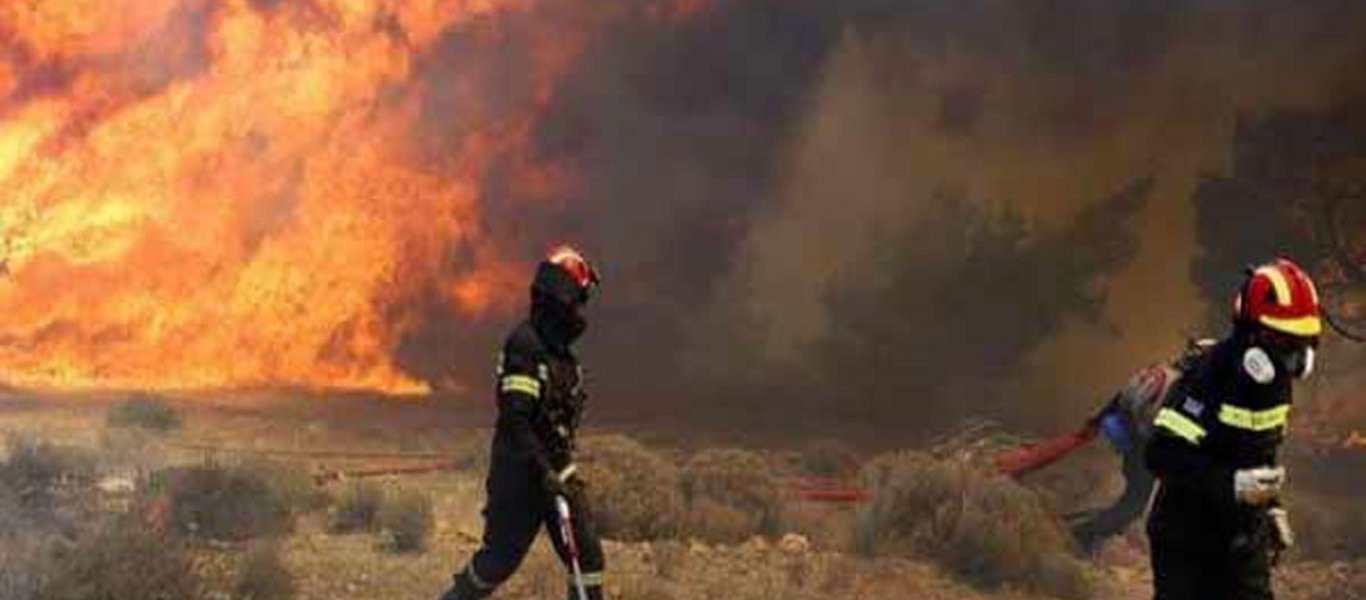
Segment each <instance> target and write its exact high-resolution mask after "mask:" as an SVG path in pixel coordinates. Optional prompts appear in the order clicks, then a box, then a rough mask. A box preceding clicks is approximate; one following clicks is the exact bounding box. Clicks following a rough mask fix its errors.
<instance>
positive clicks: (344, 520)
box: [327, 481, 384, 533]
mask: <svg viewBox="0 0 1366 600" xmlns="http://www.w3.org/2000/svg"><path fill="white" fill-rule="evenodd" d="M383 504H384V490H382V489H380V487H379V486H378V485H376V484H374V483H372V482H369V481H351V482H347V483H346V487H344V488H342V491H341V493H340V494H338V495H337V498H336V500H335V501H334V502H333V503H332V506H331V507H329V508H328V510H327V530H328V531H329V532H331V533H352V532H356V531H369V530H370V529H372V528H373V527H374V525H375V517H376V516H377V515H379V510H380V507H381V506H382V505H383Z"/></svg>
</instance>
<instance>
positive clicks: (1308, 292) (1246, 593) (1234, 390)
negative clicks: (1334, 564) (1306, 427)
mask: <svg viewBox="0 0 1366 600" xmlns="http://www.w3.org/2000/svg"><path fill="white" fill-rule="evenodd" d="M1321 331H1322V324H1321V320H1320V312H1319V300H1318V293H1317V291H1316V290H1315V289H1314V283H1313V281H1312V280H1311V279H1310V278H1309V276H1308V275H1307V274H1305V272H1304V271H1303V270H1301V269H1300V268H1299V267H1298V266H1296V265H1295V264H1294V263H1292V262H1290V261H1288V260H1284V259H1281V260H1277V261H1275V262H1273V263H1270V264H1266V265H1263V266H1260V267H1257V268H1255V269H1251V270H1250V271H1249V273H1248V275H1247V278H1246V279H1245V280H1244V282H1243V285H1242V288H1241V290H1240V291H1239V294H1238V297H1237V299H1236V301H1235V308H1234V327H1233V333H1232V334H1231V335H1230V336H1229V337H1227V338H1225V339H1223V340H1222V341H1220V342H1219V343H1218V344H1216V345H1215V346H1214V347H1213V348H1210V349H1209V350H1208V351H1207V352H1205V353H1203V354H1202V355H1201V356H1200V358H1199V359H1198V360H1195V361H1192V363H1191V364H1189V365H1187V367H1186V369H1185V372H1184V373H1183V375H1182V377H1181V380H1180V381H1179V382H1177V383H1176V385H1175V386H1173V388H1172V390H1171V392H1170V393H1169V394H1168V395H1167V397H1166V398H1165V399H1164V401H1163V406H1162V408H1161V409H1159V410H1158V413H1157V415H1156V417H1155V419H1154V421H1153V423H1154V428H1153V429H1154V432H1153V438H1152V441H1151V442H1150V443H1149V444H1148V449H1147V453H1146V456H1147V463H1148V467H1149V468H1150V469H1151V470H1152V472H1153V474H1154V475H1156V476H1157V478H1158V481H1159V487H1158V492H1157V498H1156V500H1155V501H1154V504H1153V510H1152V513H1151V515H1150V516H1149V519H1148V535H1149V538H1150V540H1151V545H1152V553H1151V554H1152V564H1153V585H1154V588H1155V592H1156V599H1157V600H1270V599H1271V598H1273V592H1272V589H1271V568H1272V566H1273V565H1274V563H1275V561H1276V558H1277V556H1278V555H1279V553H1280V552H1282V551H1284V550H1285V549H1287V548H1289V547H1290V545H1291V544H1292V543H1293V534H1292V533H1291V530H1290V527H1289V523H1288V520H1287V518H1286V513H1285V510H1284V509H1283V508H1282V507H1281V504H1280V495H1281V488H1282V485H1283V483H1284V481H1285V469H1284V468H1283V467H1281V466H1279V465H1278V463H1277V456H1276V455H1277V449H1278V447H1279V446H1280V444H1281V442H1282V441H1283V440H1284V439H1285V435H1286V428H1287V425H1288V419H1289V415H1290V407H1291V395H1292V384H1293V381H1294V380H1295V379H1296V378H1303V377H1307V376H1308V375H1309V374H1310V373H1311V372H1312V371H1313V367H1314V351H1315V348H1316V346H1317V344H1318V337H1319V335H1320V332H1321Z"/></svg>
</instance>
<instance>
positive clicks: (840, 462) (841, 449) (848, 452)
mask: <svg viewBox="0 0 1366 600" xmlns="http://www.w3.org/2000/svg"><path fill="white" fill-rule="evenodd" d="M858 468H859V456H858V453H857V452H855V451H854V449H853V448H852V447H850V446H849V445H848V444H845V443H843V442H840V441H838V440H817V441H815V442H812V443H811V444H810V445H808V446H807V447H806V448H804V449H803V450H802V471H804V472H805V473H806V474H807V475H814V476H816V477H832V478H837V477H848V476H852V475H854V474H856V473H857V472H858Z"/></svg>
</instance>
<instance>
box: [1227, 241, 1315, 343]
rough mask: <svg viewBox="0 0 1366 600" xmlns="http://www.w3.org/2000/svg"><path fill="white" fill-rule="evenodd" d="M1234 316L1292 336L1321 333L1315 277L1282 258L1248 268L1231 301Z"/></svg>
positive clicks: (1310, 335)
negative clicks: (1236, 293)
mask: <svg viewBox="0 0 1366 600" xmlns="http://www.w3.org/2000/svg"><path fill="white" fill-rule="evenodd" d="M1233 318H1234V320H1235V321H1238V322H1242V323H1247V324H1250V325H1257V326H1260V327H1264V328H1266V329H1269V330H1271V331H1275V332H1277V333H1282V334H1286V335H1291V336H1295V337H1302V338H1314V337H1318V336H1319V334H1320V333H1322V332H1323V319H1322V316H1321V313H1320V308H1319V292H1318V290H1317V289H1316V288H1315V287H1314V280H1313V279H1310V277H1309V274H1308V273H1305V272H1304V269H1301V268H1300V267H1299V265H1296V264H1295V263H1293V262H1291V261H1289V260H1287V259H1284V258H1278V259H1276V261H1275V262H1271V263H1268V264H1265V265H1261V266H1259V267H1254V268H1250V269H1248V275H1247V279H1245V280H1244V281H1243V287H1242V289H1241V290H1240V291H1239V292H1238V297H1237V298H1236V299H1234V302H1233Z"/></svg>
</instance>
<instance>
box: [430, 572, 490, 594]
mask: <svg viewBox="0 0 1366 600" xmlns="http://www.w3.org/2000/svg"><path fill="white" fill-rule="evenodd" d="M468 573H469V570H468V569H466V570H464V571H461V572H460V574H459V575H456V576H455V584H454V585H452V586H451V589H449V590H446V593H444V594H442V595H441V597H440V598H438V599H437V600H483V599H484V598H487V597H488V596H489V594H491V593H493V590H485V589H482V588H480V587H479V586H477V585H475V583H474V581H472V580H471V579H470V577H469V575H468Z"/></svg>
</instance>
